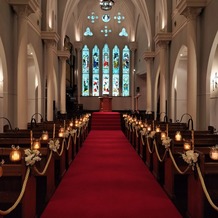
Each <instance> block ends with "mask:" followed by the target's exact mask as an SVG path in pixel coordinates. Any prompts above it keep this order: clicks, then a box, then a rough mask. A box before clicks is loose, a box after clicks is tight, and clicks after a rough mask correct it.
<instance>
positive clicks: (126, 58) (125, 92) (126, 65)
mask: <svg viewBox="0 0 218 218" xmlns="http://www.w3.org/2000/svg"><path fill="white" fill-rule="evenodd" d="M129 60H130V52H129V48H128V47H127V46H125V47H124V49H123V60H122V62H123V79H122V82H123V83H122V96H129V82H130V79H129V78H130V77H129V72H130V68H129V67H130V66H129Z"/></svg>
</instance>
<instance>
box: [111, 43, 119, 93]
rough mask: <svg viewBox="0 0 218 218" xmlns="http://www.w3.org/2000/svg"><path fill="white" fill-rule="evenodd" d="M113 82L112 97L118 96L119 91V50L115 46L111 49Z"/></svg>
mask: <svg viewBox="0 0 218 218" xmlns="http://www.w3.org/2000/svg"><path fill="white" fill-rule="evenodd" d="M112 78H113V82H112V87H113V89H112V96H119V90H120V50H119V48H118V46H117V45H115V46H114V49H113V76H112Z"/></svg>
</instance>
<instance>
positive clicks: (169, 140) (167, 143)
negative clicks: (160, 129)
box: [162, 137, 172, 149]
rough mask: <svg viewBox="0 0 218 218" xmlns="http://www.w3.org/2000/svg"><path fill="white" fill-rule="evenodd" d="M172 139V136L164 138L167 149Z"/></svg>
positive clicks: (163, 141)
mask: <svg viewBox="0 0 218 218" xmlns="http://www.w3.org/2000/svg"><path fill="white" fill-rule="evenodd" d="M171 140H172V139H171V138H170V137H166V138H164V139H163V140H162V145H164V146H165V149H169V147H170V142H171Z"/></svg>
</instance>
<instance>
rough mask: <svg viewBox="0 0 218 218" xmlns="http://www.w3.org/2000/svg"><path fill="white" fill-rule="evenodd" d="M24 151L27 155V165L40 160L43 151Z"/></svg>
mask: <svg viewBox="0 0 218 218" xmlns="http://www.w3.org/2000/svg"><path fill="white" fill-rule="evenodd" d="M24 153H25V155H26V157H25V161H26V165H27V166H33V165H34V164H35V162H36V161H40V160H41V158H40V157H39V156H40V155H41V153H40V152H39V151H38V150H31V149H25V150H24Z"/></svg>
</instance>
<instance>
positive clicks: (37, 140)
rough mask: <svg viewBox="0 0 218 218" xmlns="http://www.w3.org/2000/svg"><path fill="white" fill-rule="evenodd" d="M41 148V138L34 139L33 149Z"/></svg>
mask: <svg viewBox="0 0 218 218" xmlns="http://www.w3.org/2000/svg"><path fill="white" fill-rule="evenodd" d="M40 148H41V142H40V140H39V139H34V140H33V144H32V149H33V150H39V149H40Z"/></svg>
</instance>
